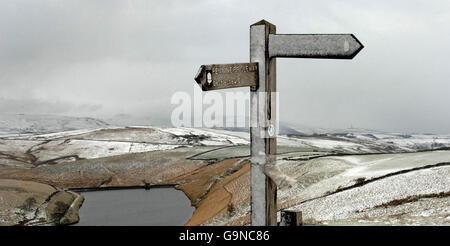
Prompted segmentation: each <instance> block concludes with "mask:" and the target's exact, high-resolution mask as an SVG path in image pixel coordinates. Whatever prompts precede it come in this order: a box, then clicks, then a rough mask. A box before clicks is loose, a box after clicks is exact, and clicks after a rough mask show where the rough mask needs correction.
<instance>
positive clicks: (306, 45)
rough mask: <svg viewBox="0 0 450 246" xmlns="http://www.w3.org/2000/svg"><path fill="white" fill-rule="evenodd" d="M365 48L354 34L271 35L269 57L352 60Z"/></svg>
mask: <svg viewBox="0 0 450 246" xmlns="http://www.w3.org/2000/svg"><path fill="white" fill-rule="evenodd" d="M362 48H364V46H363V45H362V44H361V42H359V40H358V39H357V38H356V37H355V36H354V35H353V34H270V35H269V57H271V58H272V57H298V58H325V59H326V58H328V59H352V58H353V57H355V56H356V54H358V52H359V51H360V50H362Z"/></svg>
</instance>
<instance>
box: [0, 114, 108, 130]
mask: <svg viewBox="0 0 450 246" xmlns="http://www.w3.org/2000/svg"><path fill="white" fill-rule="evenodd" d="M107 126H109V124H108V123H106V122H105V121H102V120H99V119H95V118H89V117H70V116H59V115H32V114H0V133H3V134H16V133H21V134H26V133H33V134H35V133H51V132H61V131H70V130H78V129H94V128H102V127H107Z"/></svg>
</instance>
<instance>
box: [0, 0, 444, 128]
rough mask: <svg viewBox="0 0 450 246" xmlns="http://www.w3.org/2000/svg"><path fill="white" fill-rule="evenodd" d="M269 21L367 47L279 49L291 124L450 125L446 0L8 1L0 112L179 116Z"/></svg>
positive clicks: (3, 6)
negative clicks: (177, 105) (187, 100)
mask: <svg viewBox="0 0 450 246" xmlns="http://www.w3.org/2000/svg"><path fill="white" fill-rule="evenodd" d="M261 19H266V20H268V21H270V22H271V23H273V24H275V25H276V26H277V33H353V34H355V35H356V37H357V38H358V39H359V40H360V41H361V42H362V43H363V44H364V46H365V48H364V49H363V50H362V51H361V52H360V53H359V54H358V55H357V56H356V57H355V58H354V59H353V60H318V59H280V58H278V59H277V81H278V90H279V92H280V118H281V121H285V122H290V123H294V124H301V125H307V126H313V127H326V128H347V127H350V126H353V127H362V128H370V129H378V130H386V131H394V132H403V133H409V132H427V133H428V132H429V133H450V109H449V108H450V66H449V65H450V46H449V45H450V1H448V0H424V1H417V0H405V1H403V0H399V1H395V0H394V1H393V0H383V1H361V0H354V1H324V0H315V1H301V0H292V1H283V0H277V1H263V0H257V1H242V0H228V1H225V0H214V1H192V0H161V1H159V0H158V1H157V0H148V1H144V0H129V1H127V0H122V1H118V0H70V1H69V0H40V1H29V0H0V113H34V114H61V115H76V116H81V115H83V116H94V117H95V116H97V117H110V116H113V115H117V114H129V115H135V116H148V117H160V118H170V109H171V108H173V106H172V105H170V98H171V96H172V94H173V93H174V92H176V91H186V92H188V93H190V94H192V93H193V85H194V80H193V77H194V75H195V73H196V71H197V69H198V67H199V66H200V65H201V64H210V63H234V62H248V60H249V26H250V25H251V24H252V23H254V22H257V21H259V20H261ZM241 90H243V91H245V89H241ZM247 90H248V89H247Z"/></svg>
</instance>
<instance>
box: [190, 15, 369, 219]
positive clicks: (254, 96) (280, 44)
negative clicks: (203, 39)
mask: <svg viewBox="0 0 450 246" xmlns="http://www.w3.org/2000/svg"><path fill="white" fill-rule="evenodd" d="M363 47H364V46H363V45H362V44H361V43H360V42H359V41H358V40H357V39H356V37H355V36H354V35H352V34H276V27H275V25H273V24H271V23H269V22H267V21H265V20H261V21H259V22H257V23H255V24H253V25H251V26H250V63H236V64H214V65H203V66H201V67H200V70H199V72H198V73H197V75H196V76H195V80H196V81H197V83H198V84H199V85H200V86H201V88H202V90H204V91H208V90H217V89H227V88H236V87H243V86H250V150H251V223H252V225H253V226H274V225H277V195H276V194H277V186H276V184H275V183H274V182H273V180H271V179H270V178H269V177H268V176H266V175H265V172H264V171H265V167H266V166H268V165H275V162H276V153H277V138H276V136H277V129H278V127H277V125H276V124H277V119H276V115H277V114H276V111H275V110H276V108H277V107H276V106H277V105H276V102H277V100H276V99H277V98H276V93H275V92H276V59H275V58H276V57H293V58H324V59H352V58H353V57H354V56H356V54H358V52H359V51H360V50H361V49H362V48H363Z"/></svg>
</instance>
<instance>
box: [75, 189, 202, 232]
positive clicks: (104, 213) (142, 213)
mask: <svg viewBox="0 0 450 246" xmlns="http://www.w3.org/2000/svg"><path fill="white" fill-rule="evenodd" d="M80 193H81V195H82V196H84V198H85V200H84V202H83V205H82V206H81V208H80V210H79V216H80V222H78V223H77V224H75V225H76V226H182V225H184V224H185V223H186V222H187V221H188V220H189V219H190V218H191V217H192V214H193V212H194V210H195V208H194V207H192V206H191V202H190V200H189V198H188V197H187V196H186V195H185V194H184V193H183V192H182V191H180V190H176V189H175V188H172V187H164V188H151V189H149V190H145V189H119V190H101V191H84V192H80Z"/></svg>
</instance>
